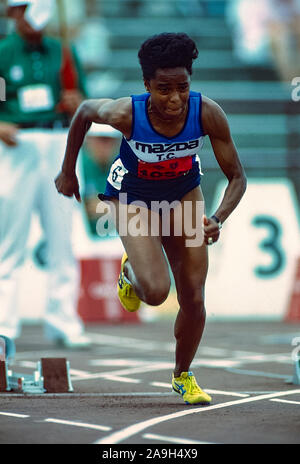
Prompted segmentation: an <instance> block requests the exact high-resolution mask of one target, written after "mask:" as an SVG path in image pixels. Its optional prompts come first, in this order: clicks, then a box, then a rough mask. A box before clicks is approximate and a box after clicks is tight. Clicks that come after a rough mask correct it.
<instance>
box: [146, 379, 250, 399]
mask: <svg viewBox="0 0 300 464" xmlns="http://www.w3.org/2000/svg"><path fill="white" fill-rule="evenodd" d="M150 385H152V386H153V387H162V388H169V389H170V390H171V389H172V385H171V384H170V383H165V382H150ZM204 390H205V391H206V392H207V393H211V394H214V395H228V396H239V397H241V398H247V397H248V396H250V395H249V394H247V393H238V392H230V391H224V390H212V389H210V388H205V389H204Z"/></svg>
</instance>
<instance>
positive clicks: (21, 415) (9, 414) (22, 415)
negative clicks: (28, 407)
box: [0, 412, 30, 419]
mask: <svg viewBox="0 0 300 464" xmlns="http://www.w3.org/2000/svg"><path fill="white" fill-rule="evenodd" d="M0 415H1V416H9V417H19V418H20V419H26V417H30V416H28V415H27V414H16V413H14V412H0Z"/></svg>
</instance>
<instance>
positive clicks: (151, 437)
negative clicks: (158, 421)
mask: <svg viewBox="0 0 300 464" xmlns="http://www.w3.org/2000/svg"><path fill="white" fill-rule="evenodd" d="M143 438H146V439H148V440H160V441H168V442H170V443H176V444H178V445H179V444H187V445H213V444H215V443H211V442H208V441H197V440H190V439H186V438H176V437H168V436H165V435H156V434H154V433H145V434H144V435H143Z"/></svg>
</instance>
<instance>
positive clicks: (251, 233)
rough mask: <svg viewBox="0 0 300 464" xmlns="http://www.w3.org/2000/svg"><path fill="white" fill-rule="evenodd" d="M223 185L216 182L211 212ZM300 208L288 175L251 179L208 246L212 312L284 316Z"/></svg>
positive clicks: (297, 253)
mask: <svg viewBox="0 0 300 464" xmlns="http://www.w3.org/2000/svg"><path fill="white" fill-rule="evenodd" d="M225 188H226V183H224V182H221V183H220V184H219V185H218V188H217V192H216V195H215V201H214V205H213V206H214V208H213V210H214V209H215V208H216V207H217V205H218V204H219V203H220V200H221V198H222V196H223V194H224V190H225ZM298 209H299V206H298V204H297V200H296V195H295V191H294V187H293V185H292V183H291V182H290V181H289V180H288V179H285V178H282V179H277V178H276V179H268V180H262V179H248V186H247V191H246V193H245V195H244V197H243V198H242V200H241V202H240V204H239V205H238V207H237V208H236V210H235V211H234V212H233V213H232V215H231V216H230V217H229V218H228V220H227V221H226V222H225V223H224V225H223V228H222V231H221V237H220V240H219V242H217V243H216V244H215V245H214V246H213V247H211V248H210V249H209V253H210V270H209V276H208V280H207V288H206V295H207V297H206V300H207V301H206V306H207V311H208V314H210V315H212V316H216V317H217V316H222V317H227V316H229V317H232V316H234V317H239V318H240V317H242V318H243V317H256V318H257V317H258V318H260V317H261V318H270V319H274V320H276V319H277V320H278V319H279V320H281V319H283V318H284V316H285V312H286V310H287V305H288V301H289V296H290V292H291V289H292V286H293V279H294V275H295V269H296V260H297V257H298V256H300V247H299V245H300V241H299V219H298Z"/></svg>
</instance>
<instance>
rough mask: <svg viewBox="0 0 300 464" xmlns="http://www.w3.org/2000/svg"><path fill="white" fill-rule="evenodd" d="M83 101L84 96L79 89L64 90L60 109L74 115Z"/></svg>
mask: <svg viewBox="0 0 300 464" xmlns="http://www.w3.org/2000/svg"><path fill="white" fill-rule="evenodd" d="M82 102H83V96H82V94H81V93H80V92H79V91H78V90H64V91H63V92H62V93H61V100H60V102H59V104H58V110H59V111H65V112H67V113H69V114H70V116H73V114H74V113H75V111H76V110H77V108H78V106H79V105H80V103H82Z"/></svg>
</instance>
